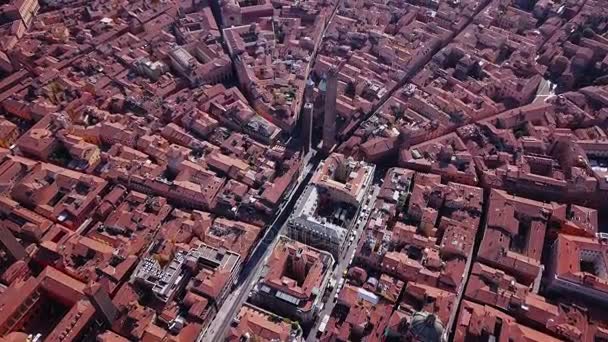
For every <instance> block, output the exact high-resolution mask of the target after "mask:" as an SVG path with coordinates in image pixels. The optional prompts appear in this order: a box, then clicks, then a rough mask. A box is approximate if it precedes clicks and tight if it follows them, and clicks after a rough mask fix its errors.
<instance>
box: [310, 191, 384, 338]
mask: <svg viewBox="0 0 608 342" xmlns="http://www.w3.org/2000/svg"><path fill="white" fill-rule="evenodd" d="M379 192H380V187H379V186H376V185H372V186H371V187H370V194H369V195H368V196H369V197H367V198H366V200H365V203H367V202H368V201H369V203H368V204H366V205H367V207H368V209H367V211H366V212H365V213H363V212H362V213H361V214H360V215H359V217H361V222H360V223H359V224H357V226H356V227H354V231H355V235H356V238H355V241H353V243H352V244H351V245H350V246H349V247H348V248H347V250H346V252H345V253H344V254H343V255H342V257H341V258H340V260H338V264H337V266H336V267H335V269H334V277H335V279H336V287H335V288H334V289H333V290H332V291H331V293H330V294H329V296H328V297H327V301H326V302H325V306H324V307H323V310H322V311H321V312H320V313H319V314H318V315H317V321H316V322H315V324H314V325H313V327H312V329H311V330H310V333H309V334H308V338H307V339H306V342H313V341H316V340H317V338H316V333H317V330H318V329H319V325H320V324H321V320H322V319H323V317H324V316H325V315H329V314H330V313H331V312H332V310H333V309H334V306H335V305H336V303H335V301H334V297H335V295H336V293H338V292H339V291H340V289H339V288H338V283H339V282H340V279H342V278H344V271H345V270H346V269H348V267H349V266H350V263H351V260H352V258H353V256H354V254H355V250H356V249H357V245H358V244H359V240H360V239H361V235H362V232H363V230H364V229H365V226H366V225H367V221H368V220H369V214H370V213H371V209H372V207H373V205H374V203H375V202H376V197H377V196H378V193H379ZM345 281H346V279H345Z"/></svg>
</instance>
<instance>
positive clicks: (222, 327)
mask: <svg viewBox="0 0 608 342" xmlns="http://www.w3.org/2000/svg"><path fill="white" fill-rule="evenodd" d="M320 160H321V159H320V157H319V155H318V154H317V155H314V156H313V157H312V158H311V159H310V160H309V161H308V163H307V164H306V166H305V168H304V171H303V172H302V175H301V177H300V179H299V180H298V184H296V185H295V187H294V189H293V190H292V192H291V194H290V195H289V196H288V197H287V198H286V199H285V201H284V202H283V205H282V207H281V208H280V209H279V212H278V213H277V216H276V219H275V220H274V222H273V223H272V224H270V226H269V227H268V229H266V233H265V234H264V236H263V237H262V238H261V239H260V242H259V243H258V245H257V246H256V247H255V249H254V251H253V253H252V254H251V258H249V260H248V261H247V262H246V263H245V264H244V265H243V268H242V270H241V274H240V275H239V278H238V281H237V285H236V287H235V288H234V289H233V291H232V292H231V293H230V294H229V295H228V297H227V298H226V300H225V301H224V303H223V305H222V306H221V308H220V310H219V311H218V312H217V314H216V315H215V318H214V319H213V321H212V322H211V324H210V325H209V327H207V329H206V330H204V331H203V333H202V334H201V335H199V337H198V339H197V342H201V341H205V342H207V341H209V342H212V341H221V340H223V336H224V335H225V333H226V328H227V327H228V326H229V325H230V322H231V321H232V319H233V318H234V317H235V316H236V314H237V312H238V309H239V308H240V307H241V306H242V305H243V303H244V302H245V301H246V300H247V297H248V295H249V292H251V289H252V288H253V286H254V285H255V284H256V283H257V280H258V279H259V276H260V273H261V272H262V269H263V267H262V266H263V265H264V263H265V261H266V259H267V258H268V257H269V256H270V253H271V252H272V250H273V248H274V245H275V244H276V242H277V238H278V236H279V235H280V233H281V231H282V230H283V226H284V225H285V223H286V222H287V219H288V218H289V215H290V214H291V212H292V210H293V207H294V205H295V203H296V201H297V200H298V198H299V197H300V195H301V194H302V192H303V191H304V189H305V188H306V185H308V182H309V181H310V178H311V177H312V174H313V172H314V170H315V169H316V168H317V165H318V164H319V162H320Z"/></svg>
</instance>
